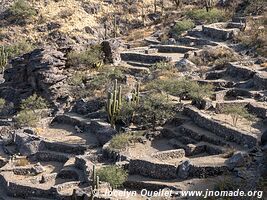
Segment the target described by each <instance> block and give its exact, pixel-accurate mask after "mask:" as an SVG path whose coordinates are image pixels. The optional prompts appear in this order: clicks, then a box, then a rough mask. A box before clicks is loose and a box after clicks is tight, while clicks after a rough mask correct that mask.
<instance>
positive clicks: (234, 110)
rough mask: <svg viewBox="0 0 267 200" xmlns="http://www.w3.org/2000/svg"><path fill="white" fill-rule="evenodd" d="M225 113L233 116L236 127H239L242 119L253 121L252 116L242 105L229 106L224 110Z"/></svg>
mask: <svg viewBox="0 0 267 200" xmlns="http://www.w3.org/2000/svg"><path fill="white" fill-rule="evenodd" d="M223 113H225V114H227V115H230V116H231V118H232V120H233V126H234V127H236V126H237V122H238V120H239V119H240V118H246V119H248V120H251V119H252V116H251V114H249V112H248V111H247V109H246V108H245V107H243V106H241V105H233V106H227V107H226V108H224V109H223Z"/></svg>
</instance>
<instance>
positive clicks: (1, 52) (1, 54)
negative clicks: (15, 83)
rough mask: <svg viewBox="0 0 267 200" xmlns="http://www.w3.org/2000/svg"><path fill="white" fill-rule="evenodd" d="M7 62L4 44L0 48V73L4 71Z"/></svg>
mask: <svg viewBox="0 0 267 200" xmlns="http://www.w3.org/2000/svg"><path fill="white" fill-rule="evenodd" d="M7 63H8V53H7V52H6V50H5V47H4V46H1V48H0V67H1V69H2V73H4V71H5V67H6V65H7Z"/></svg>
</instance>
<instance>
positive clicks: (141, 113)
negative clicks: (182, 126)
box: [136, 93, 174, 129]
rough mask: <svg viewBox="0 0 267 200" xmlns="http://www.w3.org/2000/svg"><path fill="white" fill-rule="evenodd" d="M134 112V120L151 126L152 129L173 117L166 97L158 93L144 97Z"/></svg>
mask: <svg viewBox="0 0 267 200" xmlns="http://www.w3.org/2000/svg"><path fill="white" fill-rule="evenodd" d="M136 112H137V113H136V116H137V119H136V120H137V121H138V122H140V123H144V125H146V126H149V127H150V126H152V128H153V129H155V127H156V126H157V125H163V124H164V123H165V122H166V121H167V120H168V119H171V118H172V117H173V116H174V111H173V109H172V105H171V104H170V102H169V100H168V98H167V96H166V95H162V94H159V93H152V94H149V95H148V96H146V97H145V98H144V101H143V102H141V103H140V106H139V107H138V108H137V111H136Z"/></svg>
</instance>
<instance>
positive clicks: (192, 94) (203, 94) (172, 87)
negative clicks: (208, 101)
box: [146, 78, 213, 100]
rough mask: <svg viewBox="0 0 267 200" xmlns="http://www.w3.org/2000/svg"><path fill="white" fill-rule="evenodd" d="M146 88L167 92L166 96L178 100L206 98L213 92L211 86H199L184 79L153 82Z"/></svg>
mask: <svg viewBox="0 0 267 200" xmlns="http://www.w3.org/2000/svg"><path fill="white" fill-rule="evenodd" d="M146 88H147V89H154V90H158V91H164V92H167V93H168V94H171V95H174V96H178V97H179V98H180V100H181V99H183V98H184V97H188V98H191V99H194V100H199V99H202V98H208V97H210V96H211V94H212V91H213V87H212V86H211V85H199V84H198V83H197V82H195V81H192V80H189V79H186V78H180V79H174V78H169V79H166V80H154V81H152V82H150V83H149V84H148V85H147V86H146Z"/></svg>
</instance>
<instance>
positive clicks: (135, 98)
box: [132, 82, 140, 105]
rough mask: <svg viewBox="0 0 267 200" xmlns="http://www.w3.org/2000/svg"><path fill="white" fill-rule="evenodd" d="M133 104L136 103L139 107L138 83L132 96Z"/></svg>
mask: <svg viewBox="0 0 267 200" xmlns="http://www.w3.org/2000/svg"><path fill="white" fill-rule="evenodd" d="M132 97H133V99H132V102H134V103H135V105H138V104H139V102H140V83H139V82H138V83H137V85H136V88H135V89H134V92H133V94H132Z"/></svg>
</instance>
